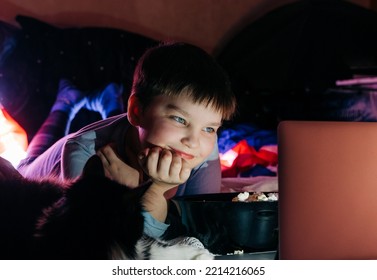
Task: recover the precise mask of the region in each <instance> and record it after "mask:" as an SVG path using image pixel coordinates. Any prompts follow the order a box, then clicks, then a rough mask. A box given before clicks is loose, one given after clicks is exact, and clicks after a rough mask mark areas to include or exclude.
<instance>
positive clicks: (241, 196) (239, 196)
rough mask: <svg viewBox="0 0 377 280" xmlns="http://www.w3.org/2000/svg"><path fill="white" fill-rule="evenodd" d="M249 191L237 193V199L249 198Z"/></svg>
mask: <svg viewBox="0 0 377 280" xmlns="http://www.w3.org/2000/svg"><path fill="white" fill-rule="evenodd" d="M249 196H250V194H249V192H243V193H240V194H238V195H237V198H238V201H245V200H247V199H248V198H249Z"/></svg>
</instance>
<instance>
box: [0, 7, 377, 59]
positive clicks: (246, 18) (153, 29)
mask: <svg viewBox="0 0 377 280" xmlns="http://www.w3.org/2000/svg"><path fill="white" fill-rule="evenodd" d="M291 2H296V1H294V0H178V1H177V0H106V1H102V0H80V1H77V0H64V1H62V0H33V1H30V0H0V7H1V9H0V20H4V21H6V22H10V23H14V24H16V21H15V20H14V18H15V16H16V15H18V14H23V15H26V16H30V17H34V18H37V19H39V20H41V21H45V22H47V23H50V24H52V25H56V26H58V27H86V26H98V27H113V28H120V29H125V30H127V31H131V32H136V33H140V34H143V35H145V36H148V37H151V38H154V39H157V40H160V39H175V40H183V41H187V42H190V43H194V44H197V45H198V46H200V47H202V48H204V49H206V50H207V51H209V52H216V50H217V49H221V47H222V46H223V44H225V43H226V42H227V41H228V40H230V39H231V38H232V37H233V35H234V34H235V33H237V32H238V31H239V30H240V29H242V27H243V26H244V25H245V24H247V23H250V22H252V21H254V20H255V19H257V18H259V17H261V16H262V15H264V14H265V13H267V12H269V11H271V10H273V9H274V8H277V7H279V6H282V5H285V4H287V3H291ZM350 2H353V3H356V4H359V5H361V6H364V7H367V8H374V7H377V4H376V2H377V1H376V0H352V1H350Z"/></svg>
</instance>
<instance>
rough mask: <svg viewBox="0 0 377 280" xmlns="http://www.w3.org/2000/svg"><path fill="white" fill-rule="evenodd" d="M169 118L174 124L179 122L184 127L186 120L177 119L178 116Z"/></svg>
mask: <svg viewBox="0 0 377 280" xmlns="http://www.w3.org/2000/svg"><path fill="white" fill-rule="evenodd" d="M171 118H172V119H173V120H175V121H176V122H179V123H181V124H183V125H186V120H185V119H184V118H181V117H178V116H171Z"/></svg>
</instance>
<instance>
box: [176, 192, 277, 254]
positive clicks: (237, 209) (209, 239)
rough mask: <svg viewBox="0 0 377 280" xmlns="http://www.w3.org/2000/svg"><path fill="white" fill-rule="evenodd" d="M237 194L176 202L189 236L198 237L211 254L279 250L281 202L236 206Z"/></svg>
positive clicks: (208, 196)
mask: <svg viewBox="0 0 377 280" xmlns="http://www.w3.org/2000/svg"><path fill="white" fill-rule="evenodd" d="M236 196H237V193H219V194H204V195H193V196H183V197H178V198H174V200H175V201H176V202H177V203H178V204H179V206H180V209H181V214H182V222H183V224H184V225H185V226H186V228H187V230H188V234H189V235H190V236H194V237H197V238H198V239H199V240H200V241H201V242H202V243H203V244H204V246H206V247H207V248H208V249H209V250H210V251H211V252H212V253H215V254H227V253H234V251H235V250H243V251H244V252H259V251H269V250H276V249H277V243H278V232H277V231H278V202H277V201H255V202H233V201H232V198H234V197H236Z"/></svg>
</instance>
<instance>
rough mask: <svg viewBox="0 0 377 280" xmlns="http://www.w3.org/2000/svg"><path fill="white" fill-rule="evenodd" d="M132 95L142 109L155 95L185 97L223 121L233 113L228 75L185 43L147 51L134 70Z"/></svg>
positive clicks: (208, 56)
mask: <svg viewBox="0 0 377 280" xmlns="http://www.w3.org/2000/svg"><path fill="white" fill-rule="evenodd" d="M132 94H135V95H136V96H137V98H138V100H139V102H140V104H141V106H143V108H145V107H147V106H148V105H149V104H150V103H151V101H152V100H153V98H154V97H155V96H157V95H162V94H163V95H169V96H179V95H180V94H188V96H189V97H191V98H192V99H193V101H194V102H195V103H200V104H202V103H203V102H204V103H207V105H209V106H211V107H213V108H214V109H215V110H216V111H219V112H220V113H221V114H222V116H223V119H225V120H228V119H230V118H231V117H232V115H233V114H234V112H235V109H236V98H235V96H234V94H233V92H232V89H231V84H230V81H229V78H228V75H227V74H226V73H225V71H224V70H223V69H222V68H221V67H220V65H219V64H218V63H217V62H216V61H215V59H214V58H213V57H212V56H210V55H209V54H208V53H206V52H205V51H204V50H202V49H200V48H199V47H196V46H194V45H191V44H187V43H162V44H160V45H158V46H156V47H153V48H151V49H149V50H147V51H146V52H145V54H144V55H143V56H142V57H141V58H140V60H139V62H138V64H137V66H136V69H135V73H134V78H133V85H132Z"/></svg>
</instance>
